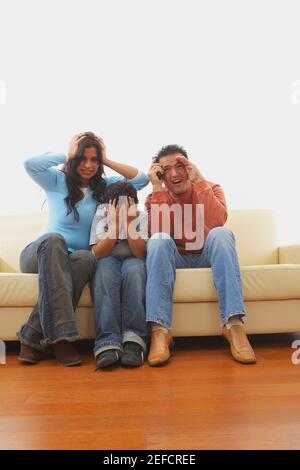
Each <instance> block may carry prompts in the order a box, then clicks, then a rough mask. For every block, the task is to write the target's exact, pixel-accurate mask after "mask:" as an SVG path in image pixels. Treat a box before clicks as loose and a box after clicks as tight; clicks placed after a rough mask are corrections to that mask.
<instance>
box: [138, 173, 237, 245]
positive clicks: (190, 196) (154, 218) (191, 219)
mask: <svg viewBox="0 0 300 470" xmlns="http://www.w3.org/2000/svg"><path fill="white" fill-rule="evenodd" d="M173 204H176V208H175V210H172V211H171V212H169V210H168V207H166V206H165V205H167V206H169V207H170V206H173ZM197 204H203V207H204V217H202V216H201V215H200V212H199V208H198V209H197ZM145 205H146V209H147V212H148V220H149V232H150V234H151V235H153V234H154V233H158V232H166V231H167V232H168V233H169V235H170V236H171V237H172V238H174V241H175V243H176V245H177V248H178V251H179V252H180V253H199V252H201V251H202V249H203V245H204V242H205V240H206V237H207V235H208V233H209V231H210V230H211V229H212V228H214V227H221V226H223V225H224V224H225V222H226V220H227V215H228V214H227V207H226V201H225V195H224V192H223V189H222V188H221V186H220V185H218V184H215V183H212V182H210V181H206V180H202V181H200V182H199V183H195V184H193V183H192V184H191V187H190V189H189V190H188V191H186V192H185V193H184V194H180V195H175V194H173V193H171V192H170V191H168V190H167V189H165V188H163V189H162V190H161V191H156V192H153V193H151V194H149V195H148V197H147V199H146V202H145ZM185 205H190V206H188V207H189V209H187V207H185ZM163 207H165V209H167V212H165V213H163ZM173 207H174V206H173ZM189 211H190V212H189ZM197 213H198V214H197ZM201 214H202V215H203V212H202V213H201ZM167 217H168V218H169V230H168V229H167V230H166V218H167ZM200 218H201V220H202V224H199V223H198V224H197V226H196V220H198V221H199V220H200ZM189 224H190V227H191V229H192V231H193V232H194V233H195V236H194V237H192V236H191V234H192V232H191V231H188V230H186V227H187V226H188V225H189ZM167 225H168V224H167ZM178 227H181V231H182V233H180V230H179V231H178ZM199 231H200V232H202V234H201V235H200V233H199ZM175 232H176V233H175ZM186 232H188V236H187V235H186ZM197 236H198V240H201V243H200V245H201V246H200V245H199V243H198V244H197V246H195V248H196V249H193V248H187V246H186V244H187V243H193V242H194V241H195V240H196V237H197Z"/></svg>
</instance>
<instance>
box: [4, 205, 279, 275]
mask: <svg viewBox="0 0 300 470" xmlns="http://www.w3.org/2000/svg"><path fill="white" fill-rule="evenodd" d="M46 222H47V214H46V213H39V214H13V215H0V271H2V272H18V271H19V255H20V252H21V250H22V249H23V248H24V247H25V246H26V245H27V244H28V243H30V242H31V241H33V240H35V238H36V237H37V235H38V233H39V232H40V231H41V230H42V228H43V227H44V226H45V225H46ZM226 226H227V227H228V228H230V229H231V230H232V231H233V232H234V234H235V237H236V241H237V249H238V255H239V261H240V264H241V265H254V264H277V263H278V247H277V240H276V226H275V218H274V214H273V212H272V211H269V210H233V211H230V213H229V217H228V221H227V222H226Z"/></svg>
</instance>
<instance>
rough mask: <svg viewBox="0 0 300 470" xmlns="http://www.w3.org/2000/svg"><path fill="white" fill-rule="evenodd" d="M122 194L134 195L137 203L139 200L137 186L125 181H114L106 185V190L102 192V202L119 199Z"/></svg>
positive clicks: (133, 197)
mask: <svg viewBox="0 0 300 470" xmlns="http://www.w3.org/2000/svg"><path fill="white" fill-rule="evenodd" d="M120 196H127V197H132V199H133V200H134V202H135V203H136V204H138V202H139V200H138V197H137V191H136V189H135V187H134V186H133V185H132V184H130V183H126V182H125V181H117V183H112V184H109V185H108V186H106V188H105V190H104V192H103V193H102V196H101V201H100V202H101V203H103V204H105V203H108V202H109V201H110V200H111V201H112V200H114V199H115V200H116V201H119V197H120Z"/></svg>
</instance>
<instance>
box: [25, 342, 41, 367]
mask: <svg viewBox="0 0 300 470" xmlns="http://www.w3.org/2000/svg"><path fill="white" fill-rule="evenodd" d="M46 358H47V355H46V354H44V353H43V352H42V351H39V350H38V349H34V348H32V347H31V346H26V345H25V344H22V343H21V348H20V353H19V361H21V362H23V363H24V364H37V363H38V362H40V361H42V360H43V359H46Z"/></svg>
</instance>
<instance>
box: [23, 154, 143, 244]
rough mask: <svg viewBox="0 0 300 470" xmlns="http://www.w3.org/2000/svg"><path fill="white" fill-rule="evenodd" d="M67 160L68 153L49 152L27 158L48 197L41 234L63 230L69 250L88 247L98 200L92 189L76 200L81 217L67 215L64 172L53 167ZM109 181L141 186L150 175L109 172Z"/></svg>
mask: <svg viewBox="0 0 300 470" xmlns="http://www.w3.org/2000/svg"><path fill="white" fill-rule="evenodd" d="M66 160H67V157H66V155H64V154H53V153H46V154H44V155H40V156H36V157H31V158H27V159H26V160H25V161H24V166H25V169H26V171H27V173H28V174H29V176H30V177H31V178H32V179H33V180H34V181H35V182H36V183H37V184H38V185H39V186H41V188H43V189H44V191H45V193H46V197H47V201H48V224H47V226H46V227H45V228H44V230H43V231H42V232H41V233H40V234H39V236H41V235H43V234H45V233H50V232H55V233H60V234H61V235H62V236H63V237H64V238H65V240H66V243H67V246H68V250H69V251H71V252H73V251H76V250H88V249H89V239H90V230H91V225H92V221H93V217H94V215H95V211H96V206H97V204H98V203H97V201H95V199H93V191H92V190H91V189H89V190H88V193H87V197H86V198H85V199H84V200H81V201H79V202H78V203H77V204H76V208H77V211H78V214H79V221H76V220H75V217H74V212H71V213H70V214H68V215H67V205H66V202H65V200H64V199H65V197H66V196H68V194H69V191H68V187H67V184H66V177H65V173H63V172H62V171H60V170H58V169H57V168H53V167H55V166H57V165H60V164H62V163H65V162H66ZM106 181H107V184H111V183H115V182H116V181H128V182H129V183H131V184H132V185H133V186H135V188H136V189H137V190H140V189H142V188H144V187H145V186H146V185H147V184H148V183H149V178H148V176H146V175H145V174H144V173H142V172H139V173H138V174H137V176H136V177H135V178H132V179H126V178H124V177H122V176H110V177H108V178H106Z"/></svg>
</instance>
